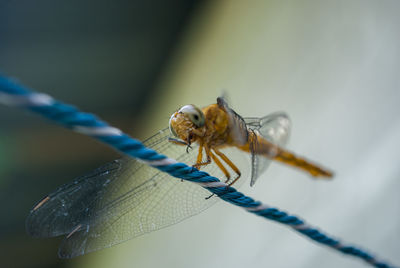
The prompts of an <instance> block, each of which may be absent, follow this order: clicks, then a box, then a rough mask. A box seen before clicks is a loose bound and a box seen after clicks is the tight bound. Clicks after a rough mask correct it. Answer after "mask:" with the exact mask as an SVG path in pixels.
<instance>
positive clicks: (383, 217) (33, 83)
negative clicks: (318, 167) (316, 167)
mask: <svg viewBox="0 0 400 268" xmlns="http://www.w3.org/2000/svg"><path fill="white" fill-rule="evenodd" d="M399 11H400V3H399V2H398V1H395V0H393V1H356V0H353V1H329V3H328V2H326V1H317V0H315V1H312V0H310V1H284V2H283V1H256V0H255V1H239V0H237V1H233V0H231V1H230V0H218V1H195V0H192V1H183V0H171V1H162V0H152V1H105V0H104V1H103V0H101V1H96V2H92V1H56V2H55V1H49V0H41V1H11V0H9V1H7V0H2V1H0V71H1V72H2V73H3V74H5V75H8V76H11V77H14V78H16V79H18V80H20V81H21V82H22V83H23V84H25V85H28V86H30V87H32V88H34V89H36V90H39V91H42V92H46V93H49V94H50V95H52V96H53V97H55V98H58V99H61V100H63V101H66V102H68V103H72V104H74V105H77V106H78V107H80V108H81V109H83V110H85V111H90V112H94V113H96V114H97V115H99V116H100V117H102V118H103V119H105V120H107V121H108V122H110V123H111V124H113V125H114V126H117V127H119V128H121V129H123V130H124V131H126V132H128V133H130V134H131V135H133V136H134V137H136V138H139V139H144V138H146V137H148V136H150V135H152V134H153V133H155V132H156V131H158V130H159V129H161V128H164V127H165V126H167V124H168V119H169V116H170V114H171V113H172V112H174V111H175V110H176V109H177V108H179V107H180V106H182V105H184V104H187V103H194V104H197V105H198V106H206V105H208V104H210V103H213V102H215V99H216V97H217V96H218V95H220V94H221V93H222V92H226V93H227V94H228V96H229V98H230V102H231V106H232V107H233V108H234V109H235V110H236V111H237V112H238V113H239V114H241V115H243V116H264V115H266V114H268V113H271V112H274V111H277V110H284V111H286V112H287V113H289V115H290V116H291V119H292V122H293V129H292V135H291V140H290V143H289V146H288V147H289V149H290V150H293V151H295V152H297V153H298V154H301V155H304V156H306V157H307V158H309V159H313V160H315V161H317V162H319V163H322V164H324V165H325V166H327V167H330V168H332V169H333V170H334V171H335V173H336V176H335V178H334V180H332V181H316V180H311V179H310V178H309V177H308V176H307V175H306V174H303V173H301V172H298V171H297V170H293V169H290V168H286V167H283V166H282V165H279V164H272V165H271V166H270V168H269V170H268V172H266V173H265V174H264V175H263V177H262V178H260V179H259V181H258V182H257V184H256V187H255V188H254V189H252V188H250V187H248V186H243V187H242V188H241V190H242V191H244V192H245V193H247V194H248V195H250V196H252V197H254V198H256V199H258V200H262V201H263V202H265V203H267V204H269V205H272V206H276V207H278V208H281V209H283V210H286V211H289V212H291V213H294V214H297V215H299V216H301V217H303V218H304V219H306V220H307V221H308V222H309V223H311V224H313V225H315V226H318V227H319V228H321V229H322V230H325V231H327V232H328V233H330V234H332V235H334V236H336V237H340V238H343V239H344V241H347V242H351V243H354V244H356V245H361V246H362V247H364V248H367V249H370V250H371V251H372V252H374V253H377V254H378V256H380V257H382V258H383V259H387V260H392V261H393V263H395V264H397V265H399V264H400V257H399V254H398V252H399V251H400V242H399V241H400V215H399V210H400V195H399V194H398V192H399V190H400V179H399V175H400V165H399V164H398V163H399V160H398V150H397V149H398V148H399V146H400V139H399V137H400V118H399V116H398V115H399V112H400V105H399V100H400V90H399V86H400V73H399V70H400V53H399V47H400V38H399V34H398V25H399V24H400V17H399V16H398V14H399ZM118 157H119V155H118V154H117V153H115V152H113V151H112V150H111V149H109V148H107V147H106V146H104V145H102V144H99V143H97V142H95V141H93V140H91V139H89V138H87V137H84V136H82V135H79V134H75V133H72V132H70V131H68V130H65V129H63V128H61V127H58V126H56V125H53V124H52V123H49V122H47V121H45V120H43V119H42V118H39V117H38V116H36V115H32V114H29V113H27V112H24V111H20V110H17V109H10V108H7V107H2V106H0V215H1V217H0V218H1V220H0V265H1V266H2V267H160V266H162V267H228V266H229V267H243V266H248V267H367V266H366V264H364V263H363V262H362V261H360V260H357V259H353V258H349V257H346V256H342V255H341V254H339V253H337V252H334V251H332V250H329V249H327V248H325V247H321V246H319V245H316V244H315V243H313V242H310V241H308V239H305V238H304V237H302V236H300V235H298V234H296V233H294V232H292V231H291V230H289V229H288V228H286V227H283V226H281V225H279V224H276V223H273V222H269V221H265V220H264V219H261V218H258V217H255V216H253V215H252V214H249V213H246V212H244V211H243V210H241V209H238V208H236V207H233V206H231V205H229V204H225V203H222V202H219V203H218V204H217V205H215V206H213V207H212V208H210V209H208V210H207V211H205V212H203V213H201V214H200V215H197V216H195V217H192V218H190V219H188V220H186V221H184V222H182V223H179V224H176V225H174V226H172V227H168V228H165V229H163V230H160V231H157V232H153V233H151V234H148V235H144V236H141V237H138V238H136V239H133V240H130V241H128V242H126V243H123V244H120V245H117V246H114V247H112V248H109V249H106V250H102V251H99V252H95V253H92V254H88V255H86V256H83V257H79V258H76V259H73V260H60V259H58V258H57V248H58V245H59V243H60V242H61V239H62V238H55V239H34V238H31V237H29V236H28V235H27V234H25V227H24V221H25V217H26V215H27V214H28V212H29V210H30V209H31V208H32V206H33V205H34V204H35V203H36V202H37V201H38V200H39V199H41V198H42V197H43V196H45V195H46V194H47V193H49V192H51V191H52V190H54V189H55V188H56V187H57V186H59V185H61V184H63V183H66V182H68V181H70V180H72V179H73V178H75V177H77V176H79V175H82V174H85V173H87V172H88V171H90V170H92V169H93V168H95V167H97V166H100V165H101V164H103V163H105V162H108V161H110V160H112V159H114V158H118Z"/></svg>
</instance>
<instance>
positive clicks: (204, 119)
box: [26, 97, 333, 258]
mask: <svg viewBox="0 0 400 268" xmlns="http://www.w3.org/2000/svg"><path fill="white" fill-rule="evenodd" d="M290 127H291V124H290V119H289V117H288V116H287V114H286V113H284V112H276V113H273V114H270V115H267V116H265V117H261V118H257V117H249V118H242V117H241V116H240V115H238V114H237V113H236V112H235V111H234V110H233V109H232V108H230V107H229V105H228V104H227V102H226V101H225V100H224V98H222V97H219V98H217V103H215V104H211V105H209V106H206V107H204V108H202V109H200V108H198V107H196V106H195V105H185V106H183V107H181V108H180V109H179V110H178V111H176V112H174V113H173V114H172V115H171V117H170V120H169V127H168V128H165V129H162V130H160V131H159V132H158V133H157V134H155V135H153V136H152V137H150V138H148V139H147V140H145V141H144V142H143V144H144V145H145V146H147V147H150V148H152V149H154V150H156V151H158V152H159V153H162V154H165V155H168V156H169V157H171V158H175V159H176V160H177V161H180V162H184V163H187V164H189V165H193V167H194V168H197V169H202V170H204V171H206V172H208V173H210V174H212V175H214V176H216V177H220V178H223V177H224V178H225V182H226V183H227V184H229V185H233V184H235V185H240V184H241V183H242V182H243V181H244V180H245V179H246V177H250V178H251V180H250V185H251V186H253V185H254V184H255V182H256V180H257V179H258V178H259V177H260V175H261V174H262V173H263V172H264V171H265V170H266V168H267V167H268V165H269V164H270V163H271V161H273V160H275V161H278V162H281V163H284V164H287V165H289V166H292V167H295V168H298V169H300V170H303V171H305V172H307V173H309V174H310V175H311V176H313V177H317V178H330V177H332V176H333V173H332V172H331V171H329V170H327V169H326V168H323V167H321V166H319V165H317V164H315V163H312V162H310V161H308V160H306V159H305V158H303V157H299V156H296V155H295V154H294V153H292V152H290V151H288V150H286V149H285V145H286V144H287V141H288V138H289V133H290ZM226 149H228V153H229V150H232V149H233V150H236V151H241V152H245V153H246V154H247V155H249V156H250V157H249V159H250V163H249V165H250V170H251V174H250V175H249V176H242V172H241V169H240V167H238V165H237V163H234V161H233V160H231V159H230V158H229V157H230V154H228V153H226ZM196 151H197V154H196V153H195V152H196ZM232 174H233V176H232ZM218 200H219V198H218V197H217V196H212V195H211V196H210V192H209V191H207V190H206V189H204V188H202V187H200V186H198V185H196V184H194V183H191V182H187V181H182V180H179V179H176V178H173V177H171V176H170V175H168V174H166V173H164V172H161V171H159V170H157V169H155V168H152V167H150V166H148V165H146V164H144V163H142V162H139V161H137V160H135V159H132V158H129V157H123V158H121V159H117V160H114V161H112V162H110V163H108V164H105V165H103V166H101V167H99V168H97V169H96V170H94V171H92V172H90V173H88V174H87V175H84V176H81V177H78V178H76V179H75V180H73V181H72V182H70V183H67V184H65V185H63V186H61V187H59V188H58V189H56V190H55V191H54V192H52V193H50V194H48V195H47V196H45V197H44V198H43V199H42V200H40V201H39V202H38V203H37V204H36V205H35V206H34V207H33V208H32V209H31V211H30V213H29V215H28V217H27V220H26V229H27V232H28V233H29V234H30V235H32V236H34V237H46V238H47V237H55V236H61V235H65V238H64V240H63V241H62V243H61V245H60V247H59V251H58V255H59V257H60V258H73V257H76V256H80V255H84V254H86V253H89V252H92V251H96V250H100V249H104V248H107V247H110V246H113V245H116V244H119V243H121V242H123V241H126V240H129V239H132V238H134V237H137V236H139V235H142V234H145V233H149V232H152V231H155V230H158V229H161V228H164V227H167V226H170V225H173V224H176V223H178V222H180V221H182V220H184V219H186V218H188V217H191V216H193V215H195V214H198V213H200V212H201V211H203V210H205V209H207V208H209V207H210V206H212V205H213V204H215V202H216V201H218Z"/></svg>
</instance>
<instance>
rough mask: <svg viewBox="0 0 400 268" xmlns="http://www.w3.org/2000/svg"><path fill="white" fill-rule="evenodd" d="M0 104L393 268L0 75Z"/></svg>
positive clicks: (323, 240) (298, 219) (118, 131)
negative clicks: (109, 147) (13, 107)
mask: <svg viewBox="0 0 400 268" xmlns="http://www.w3.org/2000/svg"><path fill="white" fill-rule="evenodd" d="M0 103H2V104H5V105H8V106H15V107H20V108H25V109H29V110H31V111H33V112H35V113H38V114H40V115H42V116H43V117H46V118H48V119H50V120H52V121H55V122H56V123H58V124H60V125H63V126H64V127H66V128H69V129H72V130H74V131H76V132H79V133H82V134H85V135H88V136H91V137H93V138H95V139H97V140H99V141H101V142H103V143H106V144H108V145H109V146H111V147H112V148H113V149H115V150H117V151H120V152H122V153H124V154H127V155H129V156H131V157H134V158H137V159H138V160H140V161H142V162H144V163H146V164H148V165H150V166H152V167H154V168H157V169H159V170H161V171H163V172H167V173H168V174H169V175H171V176H173V177H176V178H179V179H183V180H187V181H190V182H193V183H196V184H198V185H200V186H202V187H204V188H206V189H207V190H209V191H210V192H211V193H213V194H216V195H218V196H219V197H220V198H221V199H223V200H224V201H226V202H229V203H231V204H233V205H236V206H239V207H242V208H244V209H245V210H247V211H248V212H251V213H253V214H256V215H258V216H261V217H264V218H267V219H270V220H273V221H276V222H279V223H282V224H285V225H287V226H289V227H290V228H292V229H294V230H295V231H297V232H299V233H301V234H303V235H305V236H307V237H309V238H310V239H312V240H314V241H316V242H318V243H320V244H323V245H326V246H328V247H330V248H332V249H334V250H337V251H340V252H342V253H344V254H348V255H351V256H354V257H358V258H360V259H363V260H364V261H366V262H367V263H369V264H370V265H372V266H375V267H379V268H390V267H394V266H392V265H390V264H388V263H386V262H384V261H382V260H379V259H377V258H376V257H375V256H374V255H372V254H371V253H369V252H367V251H366V250H363V249H360V248H358V247H355V246H351V245H347V244H345V243H343V242H341V241H340V240H338V239H335V238H332V237H330V236H329V235H327V234H324V233H323V232H321V231H319V230H318V229H317V228H315V227H312V226H311V225H309V224H307V223H306V222H305V221H304V220H302V219H300V218H299V217H297V216H295V215H290V214H288V213H287V212H284V211H281V210H279V209H277V208H274V207H270V206H268V205H266V204H263V203H261V202H260V201H256V200H254V199H253V198H251V197H248V196H245V195H244V194H243V193H240V192H238V191H237V190H236V189H234V188H233V187H230V186H228V185H227V184H225V183H223V182H221V181H220V180H219V179H217V178H215V177H213V176H210V175H209V174H207V173H206V172H203V171H199V170H197V169H195V168H192V167H190V166H188V165H186V164H184V163H180V162H177V161H176V160H174V159H171V158H168V157H167V156H165V155H161V154H158V153H157V152H156V151H154V150H152V149H149V148H146V147H145V146H144V145H143V144H142V143H141V142H139V141H137V140H135V139H133V138H131V137H129V136H128V135H127V134H125V133H123V132H122V131H121V130H119V129H117V128H115V127H112V126H110V125H108V124H107V123H106V122H104V121H101V120H100V119H99V118H97V117H96V116H95V115H93V114H90V113H84V112H81V111H79V110H78V109H77V108H76V107H74V106H71V105H68V104H64V103H62V102H60V101H57V100H55V99H53V98H52V97H50V96H48V95H46V94H42V93H37V92H34V91H32V90H30V89H28V88H26V87H24V86H22V85H19V84H18V83H16V82H14V81H12V80H11V79H8V78H5V77H2V76H0Z"/></svg>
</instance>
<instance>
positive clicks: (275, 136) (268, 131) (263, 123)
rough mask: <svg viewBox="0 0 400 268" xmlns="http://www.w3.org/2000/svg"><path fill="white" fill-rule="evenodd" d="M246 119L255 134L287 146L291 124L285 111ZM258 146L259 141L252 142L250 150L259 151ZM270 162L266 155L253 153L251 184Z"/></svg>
mask: <svg viewBox="0 0 400 268" xmlns="http://www.w3.org/2000/svg"><path fill="white" fill-rule="evenodd" d="M244 121H245V122H246V125H247V128H248V130H249V131H253V132H254V133H255V134H258V135H260V136H262V137H263V138H264V139H266V140H268V141H269V142H271V143H273V144H275V145H278V146H279V147H285V145H286V144H287V142H288V140H289V135H290V125H291V124H290V119H289V117H288V115H287V114H286V113H284V112H276V113H273V114H270V115H267V116H265V117H262V118H255V117H249V118H244ZM257 146H258V143H257V142H254V143H253V144H251V145H250V151H252V152H255V151H257V149H256V147H257ZM270 163H271V160H270V159H268V158H266V157H264V156H261V155H257V154H255V153H252V154H251V182H250V186H253V185H254V184H255V182H256V181H257V179H258V178H259V176H260V175H261V174H262V173H263V172H264V171H265V170H266V169H267V167H268V166H269V164H270Z"/></svg>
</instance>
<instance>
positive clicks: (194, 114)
mask: <svg viewBox="0 0 400 268" xmlns="http://www.w3.org/2000/svg"><path fill="white" fill-rule="evenodd" d="M178 113H183V114H185V115H187V116H188V117H189V119H190V121H191V122H192V123H193V124H194V125H195V126H196V127H202V126H204V122H205V120H204V114H203V112H202V111H201V110H200V109H199V108H197V107H196V106H194V105H192V104H189V105H185V106H183V107H182V108H180V109H179V111H178Z"/></svg>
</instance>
